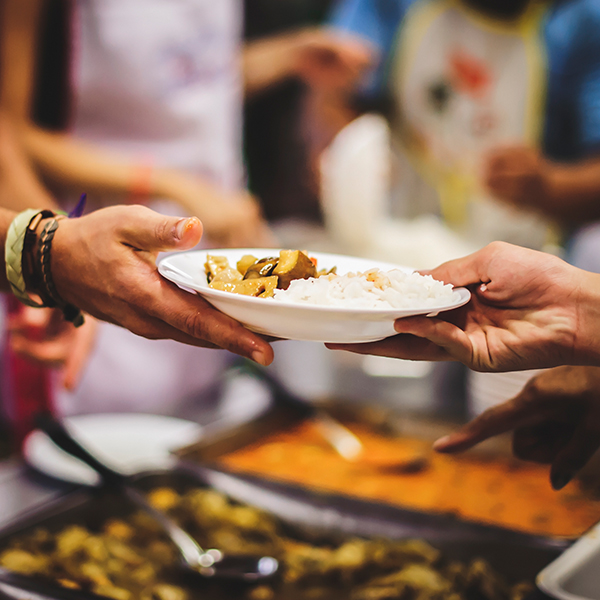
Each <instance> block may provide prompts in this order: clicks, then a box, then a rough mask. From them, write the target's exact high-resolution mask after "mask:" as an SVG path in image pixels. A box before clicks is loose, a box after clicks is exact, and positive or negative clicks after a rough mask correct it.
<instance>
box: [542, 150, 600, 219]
mask: <svg viewBox="0 0 600 600" xmlns="http://www.w3.org/2000/svg"><path fill="white" fill-rule="evenodd" d="M548 170H549V172H548V178H547V179H548V209H549V210H550V211H551V212H552V213H553V214H554V215H555V216H557V217H558V218H560V219H565V220H567V221H588V220H590V219H593V218H598V217H600V158H597V157H596V158H593V159H590V160H587V161H585V162H582V163H579V164H573V165H569V164H561V163H549V166H548Z"/></svg>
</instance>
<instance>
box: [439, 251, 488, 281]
mask: <svg viewBox="0 0 600 600" xmlns="http://www.w3.org/2000/svg"><path fill="white" fill-rule="evenodd" d="M487 248H489V246H486V248H483V249H482V250H479V251H477V252H474V253H473V254H469V255H468V256H464V257H462V258H457V259H455V260H451V261H448V262H445V263H443V264H442V265H440V266H439V267H436V268H435V269H432V270H431V271H427V273H428V274H429V275H431V276H432V277H433V278H434V279H437V280H439V281H443V282H444V283H451V284H452V285H454V286H457V287H462V286H467V285H473V284H477V283H487V282H488V281H489V280H490V278H489V276H488V275H487V272H486V266H487V256H486V253H485V251H486V249H487Z"/></svg>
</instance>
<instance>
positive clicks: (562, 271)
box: [328, 242, 600, 371]
mask: <svg viewBox="0 0 600 600" xmlns="http://www.w3.org/2000/svg"><path fill="white" fill-rule="evenodd" d="M430 274H431V275H432V276H433V277H434V278H435V279H439V280H441V281H444V282H445V283H451V284H453V285H455V286H470V289H471V292H472V298H471V301H470V302H469V303H468V304H467V305H466V306H464V307H462V308H460V309H457V310H454V311H449V312H445V313H441V314H440V316H439V317H436V318H433V317H410V318H404V319H398V320H397V321H396V323H395V325H394V327H395V329H396V331H397V332H398V333H400V334H401V335H398V336H395V337H391V338H387V339H385V340H383V341H381V342H374V343H371V344H352V345H340V344H335V345H334V344H330V345H328V347H330V348H334V349H341V350H350V351H352V352H358V353H360V354H377V355H383V356H391V357H395V358H405V359H411V360H458V361H461V362H462V363H464V364H465V365H467V366H468V367H470V368H471V369H474V370H476V371H516V370H523V369H533V368H541V367H553V366H558V365H562V364H600V344H599V343H598V342H597V341H596V338H597V334H598V331H597V330H598V328H599V323H600V314H599V313H600V308H599V307H598V298H597V296H598V292H599V291H600V284H599V281H598V280H599V279H600V277H599V276H598V275H594V274H591V273H587V272H586V271H581V270H580V269H576V268H575V267H572V266H570V265H568V264H567V263H565V262H564V261H562V260H560V259H559V258H557V257H555V256H552V255H549V254H545V253H542V252H536V251H534V250H527V249H525V248H520V247H518V246H512V245H510V244H505V243H503V242H494V243H492V244H490V245H488V246H486V247H485V248H483V249H482V250H480V251H478V252H475V253H474V254H471V255H470V256H466V257H464V258H460V259H458V260H453V261H450V262H447V263H445V264H443V265H441V266H440V267H438V268H436V269H434V270H433V271H431V272H430Z"/></svg>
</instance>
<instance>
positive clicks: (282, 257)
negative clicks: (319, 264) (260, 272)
mask: <svg viewBox="0 0 600 600" xmlns="http://www.w3.org/2000/svg"><path fill="white" fill-rule="evenodd" d="M316 274H317V269H316V267H315V265H314V263H313V261H312V260H310V258H309V257H308V256H306V254H304V252H301V251H300V250H281V252H280V253H279V263H278V264H277V266H276V267H275V269H274V270H273V275H277V277H278V278H279V282H278V284H277V287H278V288H280V289H282V290H287V289H288V287H289V286H290V283H291V282H292V281H293V280H294V279H308V278H309V277H315V276H316Z"/></svg>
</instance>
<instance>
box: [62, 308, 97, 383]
mask: <svg viewBox="0 0 600 600" xmlns="http://www.w3.org/2000/svg"><path fill="white" fill-rule="evenodd" d="M97 328H98V324H97V322H96V320H95V319H94V318H93V317H91V316H89V315H86V317H85V324H84V325H83V326H82V327H79V328H77V329H76V330H75V332H74V337H73V343H72V345H71V348H70V350H69V353H68V356H67V358H66V361H65V366H64V368H63V372H62V384H63V386H64V388H65V389H66V390H69V391H72V390H74V389H75V388H76V387H77V385H78V384H79V381H80V379H81V376H82V375H83V371H84V370H85V366H86V365H87V363H88V359H89V356H90V354H91V352H92V349H93V347H94V343H95V341H96V333H97Z"/></svg>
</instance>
